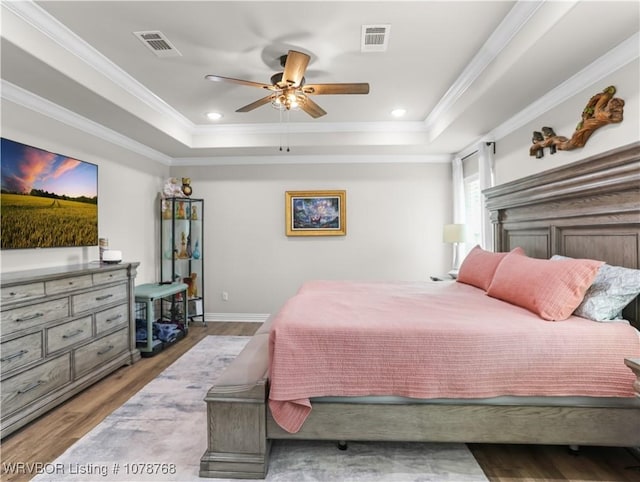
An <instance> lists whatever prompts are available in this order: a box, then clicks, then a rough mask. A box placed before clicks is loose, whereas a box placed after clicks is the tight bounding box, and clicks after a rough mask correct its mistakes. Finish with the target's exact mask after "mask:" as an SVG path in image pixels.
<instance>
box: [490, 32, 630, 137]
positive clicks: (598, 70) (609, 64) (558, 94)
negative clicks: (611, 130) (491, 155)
mask: <svg viewBox="0 0 640 482" xmlns="http://www.w3.org/2000/svg"><path fill="white" fill-rule="evenodd" d="M639 45H640V32H636V33H635V34H634V35H632V36H631V37H629V38H628V39H627V40H625V41H624V42H622V43H620V44H619V45H618V46H617V47H614V48H613V49H612V50H610V51H609V52H607V53H606V54H604V55H603V56H602V57H600V58H598V59H596V60H595V61H593V62H592V63H591V64H589V65H588V66H586V67H585V68H584V69H582V70H581V71H579V72H577V73H576V74H574V75H573V76H571V77H569V78H568V79H567V80H565V81H564V82H563V83H562V84H560V85H558V86H557V87H556V88H554V89H552V90H550V91H549V92H548V93H547V94H546V95H544V96H543V97H541V98H540V99H538V100H537V101H535V102H533V103H531V104H529V105H528V106H527V107H526V108H524V109H522V110H521V111H520V112H518V113H517V114H516V115H514V116H513V117H511V118H510V119H508V120H507V121H505V122H503V123H502V124H500V125H499V126H498V127H496V128H495V129H493V130H491V132H490V133H489V134H487V136H489V137H491V138H493V139H501V138H503V137H505V136H506V135H508V134H510V133H512V132H514V131H515V130H517V129H519V128H521V127H523V126H525V125H526V124H528V123H529V122H531V121H532V120H534V119H537V118H538V117H540V116H541V115H543V114H544V113H545V112H548V111H550V110H551V109H553V108H554V107H556V106H557V105H559V104H561V103H562V102H564V101H566V100H567V99H570V98H571V97H573V96H574V95H576V93H577V92H580V91H582V90H584V89H585V87H588V86H590V85H593V84H595V83H596V82H598V81H600V80H602V79H604V78H605V77H608V76H610V75H611V73H612V72H615V71H616V70H620V69H621V68H623V67H624V66H625V65H627V64H629V63H631V62H633V61H634V60H636V59H638V58H639V57H640V48H639V47H638V46H639ZM604 87H606V86H603V88H604Z"/></svg>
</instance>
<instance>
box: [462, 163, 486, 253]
mask: <svg viewBox="0 0 640 482" xmlns="http://www.w3.org/2000/svg"><path fill="white" fill-rule="evenodd" d="M464 207H465V220H464V222H465V224H466V225H467V243H466V252H467V253H468V252H469V251H470V250H471V248H473V247H474V246H475V245H476V244H480V245H482V193H481V192H480V176H479V175H478V173H477V172H476V173H474V174H471V175H469V176H465V177H464Z"/></svg>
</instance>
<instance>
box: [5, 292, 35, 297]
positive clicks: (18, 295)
mask: <svg viewBox="0 0 640 482" xmlns="http://www.w3.org/2000/svg"><path fill="white" fill-rule="evenodd" d="M27 296H29V293H22V294H20V293H16V292H15V291H12V292H11V293H9V296H5V297H4V298H5V299H19V298H26V297H27Z"/></svg>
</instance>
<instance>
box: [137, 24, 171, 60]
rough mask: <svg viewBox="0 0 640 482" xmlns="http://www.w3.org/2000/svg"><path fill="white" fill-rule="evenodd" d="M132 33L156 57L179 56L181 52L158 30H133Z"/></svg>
mask: <svg viewBox="0 0 640 482" xmlns="http://www.w3.org/2000/svg"><path fill="white" fill-rule="evenodd" d="M133 34H134V35H135V36H136V37H138V38H139V39H140V41H141V42H142V43H143V44H145V45H146V46H147V47H148V48H149V50H151V51H152V52H153V53H154V54H156V55H157V56H158V57H180V56H181V55H182V54H181V53H180V52H179V51H178V49H177V48H175V47H174V46H173V44H172V43H171V42H169V40H168V39H167V37H165V36H164V34H163V33H162V32H159V31H158V30H151V31H147V32H133Z"/></svg>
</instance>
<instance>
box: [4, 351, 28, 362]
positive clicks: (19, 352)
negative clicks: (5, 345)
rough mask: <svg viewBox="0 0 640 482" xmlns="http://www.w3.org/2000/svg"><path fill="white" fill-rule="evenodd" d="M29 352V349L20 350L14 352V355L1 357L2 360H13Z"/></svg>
mask: <svg viewBox="0 0 640 482" xmlns="http://www.w3.org/2000/svg"><path fill="white" fill-rule="evenodd" d="M27 353H29V350H20V351H18V352H16V353H13V354H12V355H7V356H5V357H3V358H0V361H3V362H6V361H9V360H13V359H14V358H20V357H21V356H22V355H26V354H27Z"/></svg>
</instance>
